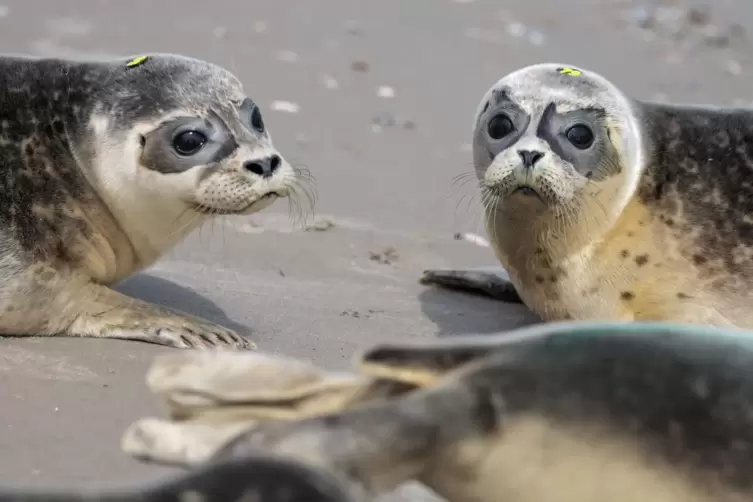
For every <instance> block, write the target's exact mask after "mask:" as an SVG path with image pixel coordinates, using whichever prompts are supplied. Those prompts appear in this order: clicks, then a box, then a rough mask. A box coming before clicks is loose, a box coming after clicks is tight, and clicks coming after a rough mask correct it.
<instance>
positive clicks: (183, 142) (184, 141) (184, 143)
mask: <svg viewBox="0 0 753 502" xmlns="http://www.w3.org/2000/svg"><path fill="white" fill-rule="evenodd" d="M206 142H207V138H206V136H204V135H203V134H201V133H200V132H197V131H186V132H183V133H180V134H178V135H177V136H176V137H175V139H173V148H175V151H176V152H178V153H179V154H181V155H193V154H195V153H196V152H198V151H199V150H201V147H203V146H204V144H205V143H206Z"/></svg>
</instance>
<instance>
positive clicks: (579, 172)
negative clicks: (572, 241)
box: [473, 64, 641, 217]
mask: <svg viewBox="0 0 753 502" xmlns="http://www.w3.org/2000/svg"><path fill="white" fill-rule="evenodd" d="M640 151H641V145H640V135H639V133H638V124H637V122H636V120H635V119H634V113H633V111H632V107H631V103H630V102H629V100H628V99H627V98H626V97H625V96H624V95H623V94H622V93H621V92H620V91H619V90H618V89H616V88H615V86H614V85H612V84H611V83H610V82H608V81H607V80H606V79H604V78H603V77H601V76H599V75H597V74H594V73H591V72H588V71H586V70H582V69H577V68H573V67H568V66H565V65H559V64H540V65H534V66H529V67H526V68H523V69H520V70H518V71H516V72H513V73H511V74H509V75H507V76H505V77H503V78H502V79H501V80H499V81H498V82H497V83H496V84H495V85H494V86H493V87H492V88H491V89H490V90H489V91H488V92H487V93H486V95H485V96H484V98H483V100H482V102H481V104H480V106H479V108H478V110H477V113H476V117H475V122H474V133H473V155H474V164H475V168H476V174H477V176H478V178H479V180H480V181H481V186H482V188H483V190H484V191H485V192H486V197H485V201H487V207H489V204H490V203H491V205H493V206H494V209H495V210H498V211H503V212H508V213H510V214H512V213H516V212H517V213H518V214H519V210H520V209H521V208H528V209H529V210H530V211H532V212H534V213H538V214H545V215H548V214H551V213H554V214H558V215H563V216H564V217H572V216H574V215H575V214H576V213H577V211H578V210H579V209H582V206H583V203H586V202H588V200H589V199H594V198H598V199H599V203H600V204H602V205H603V204H605V203H606V204H610V205H614V204H617V205H623V206H624V204H626V203H627V199H628V198H629V196H630V195H632V193H633V191H634V190H635V186H636V184H637V181H638V177H639V173H638V166H640V164H641V159H640ZM626 178H627V181H626ZM621 209H622V208H619V210H617V211H616V212H617V213H619V211H620V210H621ZM607 212H611V211H609V210H607ZM530 216H531V214H530V212H529V214H527V215H526V217H530Z"/></svg>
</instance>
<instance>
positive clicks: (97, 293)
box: [61, 284, 256, 350]
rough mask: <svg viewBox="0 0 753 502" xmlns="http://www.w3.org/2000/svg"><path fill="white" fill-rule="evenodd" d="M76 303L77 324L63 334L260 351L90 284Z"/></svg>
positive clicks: (212, 327)
mask: <svg viewBox="0 0 753 502" xmlns="http://www.w3.org/2000/svg"><path fill="white" fill-rule="evenodd" d="M75 299H76V301H75V303H73V304H72V305H70V307H69V308H70V310H72V311H73V312H71V314H72V317H73V322H71V323H70V325H68V326H63V329H62V330H61V334H64V335H68V336H81V337H94V338H118V339H121V340H138V341H142V342H149V343H155V344H159V345H166V346H168V347H177V348H190V349H213V348H221V349H231V350H251V349H254V348H256V346H255V345H254V344H253V343H252V342H249V341H248V340H246V339H245V338H243V337H242V336H240V335H239V334H238V333H236V332H234V331H232V330H230V329H228V328H225V327H223V326H220V325H218V324H214V323H212V322H209V321H205V320H203V319H201V318H199V317H196V316H192V315H189V314H184V313H182V312H178V311H176V310H172V309H169V308H167V307H162V306H159V305H154V304H151V303H148V302H145V301H142V300H137V299H135V298H131V297H128V296H126V295H123V294H121V293H118V292H117V291H114V290H112V289H110V288H107V287H105V286H100V285H97V284H90V285H88V286H86V287H85V289H84V288H82V289H81V290H79V291H77V294H76V295H75ZM74 309H75V310H74Z"/></svg>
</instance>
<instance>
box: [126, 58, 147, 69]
mask: <svg viewBox="0 0 753 502" xmlns="http://www.w3.org/2000/svg"><path fill="white" fill-rule="evenodd" d="M147 58H148V56H139V57H136V58H133V59H131V60H130V61H128V62H127V63H126V66H127V67H128V68H133V67H134V66H138V65H140V64H144V61H146V60H147Z"/></svg>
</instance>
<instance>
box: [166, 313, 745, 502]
mask: <svg viewBox="0 0 753 502" xmlns="http://www.w3.org/2000/svg"><path fill="white" fill-rule="evenodd" d="M238 355H239V356H241V355H243V354H238ZM357 363H358V370H359V373H361V374H362V375H368V376H370V377H371V378H372V379H373V381H374V382H377V381H380V380H392V381H395V382H401V383H411V384H412V385H413V390H407V389H403V390H398V389H397V388H394V389H393V390H394V392H393V394H391V395H390V396H378V397H376V398H375V399H372V400H368V401H367V402H352V401H351V402H348V403H347V404H346V407H345V408H344V409H337V408H336V407H335V408H333V409H332V410H331V411H330V412H329V413H323V414H321V415H319V416H313V417H312V416H306V414H302V417H301V419H300V420H289V419H282V420H276V421H270V422H266V423H262V424H259V425H257V426H255V427H253V428H251V430H249V431H248V432H246V433H243V434H239V435H238V436H237V437H236V438H235V439H232V440H231V441H229V442H227V443H226V444H225V446H224V447H223V448H220V449H219V450H218V453H217V454H216V455H215V457H214V459H215V461H216V460H220V459H222V460H227V459H231V458H242V457H243V456H244V455H246V454H248V453H251V452H258V451H263V452H265V453H267V454H274V455H280V456H285V457H287V458H291V459H299V460H301V461H306V462H310V463H311V464H312V465H317V466H319V467H320V468H322V469H325V470H330V471H334V472H339V473H340V474H341V475H343V476H345V475H347V476H349V480H350V482H352V483H356V484H360V485H361V486H363V487H365V488H366V489H367V490H368V491H369V493H370V494H372V495H380V494H385V493H389V492H390V491H391V490H393V489H394V488H396V487H397V486H399V485H401V484H402V483H404V482H406V481H410V480H416V481H420V482H423V483H424V484H426V485H427V486H429V487H430V488H432V489H433V490H434V491H435V492H437V493H438V494H439V495H441V496H443V497H445V498H446V499H447V500H449V501H451V502H460V501H467V500H473V501H477V502H495V501H499V500H516V501H521V502H555V501H558V502H560V501H565V502H576V501H577V502H602V501H607V500H608V501H610V502H632V501H635V500H642V501H643V500H645V501H647V502H685V501H688V502H739V501H743V500H751V498H753V481H751V479H750V475H749V473H750V470H751V468H753V415H751V414H750V412H749V410H750V407H751V403H753V372H752V371H751V368H753V339H751V337H750V332H749V331H743V330H737V329H722V328H708V327H701V326H698V325H692V324H672V323H664V322H656V323H650V322H640V321H639V322H635V323H624V322H620V321H617V322H615V321H612V322H605V323H595V322H555V323H543V324H539V325H536V326H532V327H527V328H523V329H517V330H514V331H512V332H508V333H501V334H498V335H494V336H491V337H490V336H479V337H474V336H469V337H462V338H458V339H454V340H438V341H431V342H428V343H426V342H424V343H410V342H397V343H391V344H382V345H376V346H373V347H371V348H369V349H368V350H366V351H365V353H364V354H362V355H361V357H360V358H359V359H358V361H357ZM212 366H214V365H213V364H211V363H210V364H208V369H209V370H210V371H208V372H207V376H209V377H212V376H213V371H212V370H213V368H212ZM189 373H190V372H189ZM189 373H186V374H185V375H186V376H188V375H189ZM193 376H198V375H196V374H195V373H194V375H193ZM214 376H215V381H216V382H217V383H219V382H220V380H219V379H218V378H217V376H218V375H216V374H214ZM226 376H227V375H226ZM246 376H247V375H246ZM225 382H226V383H225V386H226V391H231V390H232V389H233V388H236V387H238V384H240V383H241V380H238V381H237V382H236V385H230V384H229V382H228V381H227V380H225ZM194 385H196V389H197V390H198V388H199V387H198V386H197V385H198V380H195V384H194ZM176 389H177V387H176ZM218 395H221V393H220V394H218ZM327 402H329V403H333V401H332V400H331V399H327ZM217 411H218V412H221V411H222V408H217ZM225 413H228V412H227V411H226V412H225ZM236 413H237V412H236ZM214 418H215V419H214V421H213V422H209V420H207V424H209V423H213V424H215V427H218V428H221V427H223V422H222V421H220V420H217V417H216V416H215V417H214ZM187 439H189V438H187ZM188 442H190V441H188ZM152 443H153V444H155V443H156V442H154V441H152ZM154 448H159V446H156V445H155V446H154Z"/></svg>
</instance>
